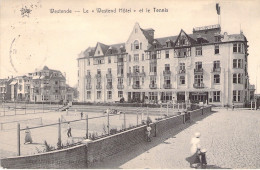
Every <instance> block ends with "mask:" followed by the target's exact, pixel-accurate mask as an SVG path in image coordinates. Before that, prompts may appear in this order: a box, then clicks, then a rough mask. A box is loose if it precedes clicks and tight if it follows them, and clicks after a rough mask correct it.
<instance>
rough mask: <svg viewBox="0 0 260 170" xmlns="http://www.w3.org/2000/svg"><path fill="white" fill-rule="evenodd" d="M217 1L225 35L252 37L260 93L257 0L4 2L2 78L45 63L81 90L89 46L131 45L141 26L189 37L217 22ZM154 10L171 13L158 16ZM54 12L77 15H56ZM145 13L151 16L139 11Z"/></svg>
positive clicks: (252, 71) (252, 65) (253, 78)
mask: <svg viewBox="0 0 260 170" xmlns="http://www.w3.org/2000/svg"><path fill="white" fill-rule="evenodd" d="M216 3H219V4H220V7H221V28H222V33H224V32H227V33H228V34H238V33H240V30H242V31H243V33H244V35H245V36H246V37H247V40H248V45H249V56H248V68H249V69H248V71H249V78H250V83H251V84H255V85H257V93H260V89H258V88H260V76H258V77H257V75H258V73H259V71H260V69H259V67H260V64H259V63H260V59H259V57H258V56H260V51H259V50H258V48H259V45H260V34H259V33H258V32H259V30H260V10H259V9H260V1H258V0H247V1H239V0H238V1H234V0H225V1H221V0H218V1H216V0H198V1H192V0H175V1H173V0H160V1H158V0H132V1H127V0H110V1H105V0H96V1H90V0H74V1H71V0H70V1H69V0H62V1H61V0H44V1H43V0H13V1H9V0H2V1H0V78H7V77H8V76H18V75H25V74H26V73H29V72H34V71H35V70H40V69H42V68H43V67H44V66H45V65H46V66H48V67H49V68H50V69H55V70H60V71H61V72H62V73H65V74H66V78H67V83H68V84H69V85H71V86H76V84H77V70H78V67H77V57H78V55H79V53H80V52H81V51H84V50H85V49H87V48H88V47H89V46H91V47H93V46H95V45H96V43H97V42H102V43H104V44H107V45H109V44H116V43H124V42H126V41H127V39H128V37H129V35H130V33H131V31H132V29H133V26H134V24H135V23H136V22H138V23H139V24H140V26H141V27H142V28H153V29H154V30H155V38H160V37H165V36H173V35H178V34H179V32H180V30H181V29H183V30H184V31H185V32H186V33H188V34H190V33H192V29H193V28H194V27H200V26H206V25H214V24H217V23H218V15H217V12H216ZM96 8H102V9H115V8H116V9H117V13H97V12H96ZM119 8H127V9H131V13H118V9H119ZM154 8H157V9H165V8H166V9H167V10H168V12H154V11H153V9H154ZM26 9H27V10H26ZM50 9H55V10H59V9H61V10H71V11H72V13H51V12H50ZM140 9H143V10H144V11H146V9H150V10H151V12H150V13H147V12H143V13H140V12H139V10H140ZM24 10H26V12H25V13H23V14H22V12H24ZM28 10H29V11H28ZM83 10H84V11H87V10H89V13H84V12H83ZM92 10H94V12H92ZM134 10H136V12H134ZM75 11H79V12H75Z"/></svg>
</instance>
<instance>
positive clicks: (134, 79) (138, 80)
mask: <svg viewBox="0 0 260 170" xmlns="http://www.w3.org/2000/svg"><path fill="white" fill-rule="evenodd" d="M133 81H134V85H136V86H140V78H139V77H134V78H133Z"/></svg>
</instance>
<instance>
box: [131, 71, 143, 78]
mask: <svg viewBox="0 0 260 170" xmlns="http://www.w3.org/2000/svg"><path fill="white" fill-rule="evenodd" d="M127 77H145V72H141V73H139V72H133V73H127Z"/></svg>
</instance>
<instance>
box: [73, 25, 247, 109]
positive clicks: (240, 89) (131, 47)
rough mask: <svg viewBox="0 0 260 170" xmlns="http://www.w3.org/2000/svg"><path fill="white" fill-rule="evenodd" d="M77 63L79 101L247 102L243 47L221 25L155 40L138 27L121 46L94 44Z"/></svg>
mask: <svg viewBox="0 0 260 170" xmlns="http://www.w3.org/2000/svg"><path fill="white" fill-rule="evenodd" d="M77 60H78V91H79V101H80V102H116V101H119V100H120V99H122V98H124V100H125V101H128V102H151V103H161V102H162V103H166V102H174V103H176V102H184V101H190V102H204V103H208V104H214V105H219V106H224V105H227V104H228V105H232V104H233V103H234V104H235V105H240V106H243V105H244V104H245V103H246V102H249V100H250V92H249V75H248V45H247V39H246V37H245V36H244V34H243V33H242V32H240V33H239V34H230V35H229V34H228V33H226V32H224V33H222V32H221V27H220V25H211V26H205V27H197V28H194V29H193V33H192V34H187V33H186V32H184V30H181V31H180V33H179V35H176V36H169V37H163V38H154V30H153V29H151V28H149V29H142V28H141V27H140V25H139V24H138V23H136V24H135V25H134V27H133V30H132V32H131V34H130V36H129V37H128V40H127V41H126V42H125V43H119V44H113V45H105V44H103V43H100V42H98V43H97V44H96V46H95V47H89V48H87V49H86V50H85V51H83V52H81V53H80V54H79V56H78V58H77Z"/></svg>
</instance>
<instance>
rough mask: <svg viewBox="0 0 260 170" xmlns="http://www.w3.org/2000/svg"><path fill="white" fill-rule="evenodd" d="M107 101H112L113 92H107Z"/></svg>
mask: <svg viewBox="0 0 260 170" xmlns="http://www.w3.org/2000/svg"><path fill="white" fill-rule="evenodd" d="M107 99H112V91H107Z"/></svg>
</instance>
